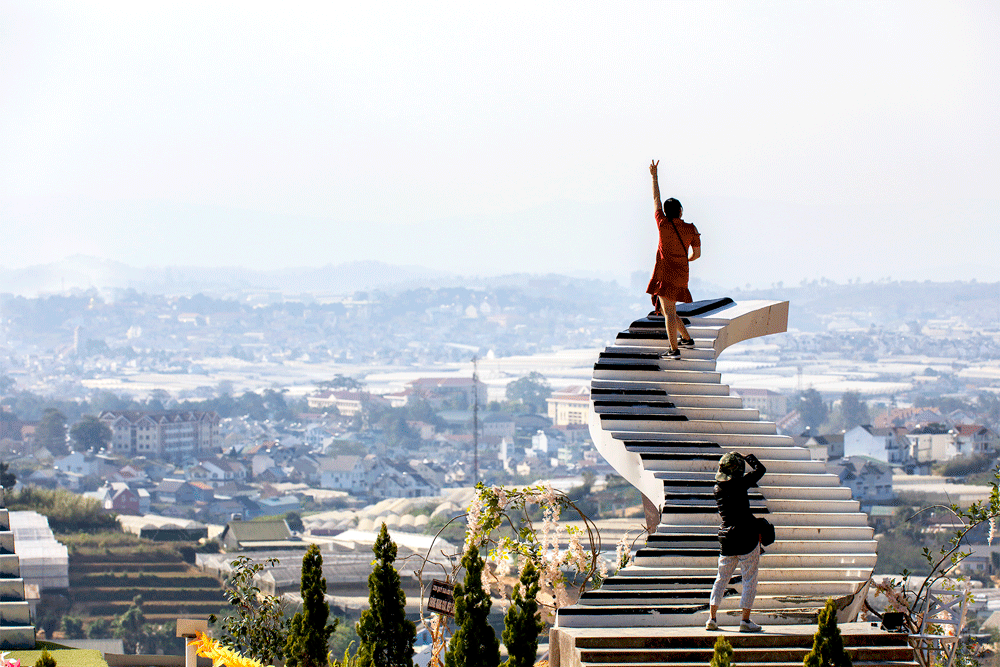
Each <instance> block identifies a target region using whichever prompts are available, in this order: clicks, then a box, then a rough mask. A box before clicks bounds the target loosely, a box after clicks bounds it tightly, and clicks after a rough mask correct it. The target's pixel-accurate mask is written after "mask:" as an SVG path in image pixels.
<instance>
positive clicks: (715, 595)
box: [708, 542, 760, 609]
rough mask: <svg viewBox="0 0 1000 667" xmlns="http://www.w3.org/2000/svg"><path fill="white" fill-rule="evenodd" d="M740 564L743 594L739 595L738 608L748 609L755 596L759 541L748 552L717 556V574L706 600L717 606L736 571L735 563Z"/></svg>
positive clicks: (758, 564) (751, 605) (758, 563)
mask: <svg viewBox="0 0 1000 667" xmlns="http://www.w3.org/2000/svg"><path fill="white" fill-rule="evenodd" d="M737 564H739V566H740V574H741V575H742V576H743V594H742V595H741V596H740V609H750V608H752V607H753V601H754V599H755V598H756V597H757V568H758V567H759V566H760V543H759V542H758V543H757V546H755V547H754V548H753V551H751V552H750V553H748V554H743V555H742V556H719V574H718V575H716V577H715V584H714V585H713V586H712V597H710V598H709V600H708V602H709V604H711V605H712V606H715V607H718V606H719V604H720V603H721V602H722V594H723V593H724V592H725V590H726V586H728V585H729V580H730V579H732V577H733V572H735V571H736V565H737Z"/></svg>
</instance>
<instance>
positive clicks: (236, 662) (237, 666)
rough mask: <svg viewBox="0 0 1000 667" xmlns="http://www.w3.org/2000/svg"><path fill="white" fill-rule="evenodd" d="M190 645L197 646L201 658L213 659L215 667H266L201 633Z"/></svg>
mask: <svg viewBox="0 0 1000 667" xmlns="http://www.w3.org/2000/svg"><path fill="white" fill-rule="evenodd" d="M188 644H190V645H193V646H196V647H197V653H198V655H200V656H201V657H203V658H211V659H212V665H213V667H222V666H224V667H264V665H262V664H260V663H259V662H257V661H256V660H254V659H252V658H247V657H244V656H242V655H240V654H239V653H237V652H236V651H234V650H232V649H231V648H226V647H225V646H223V645H222V644H221V643H220V642H218V641H216V640H214V639H212V638H211V637H209V636H208V635H205V634H202V633H200V632H199V633H198V634H197V635H196V636H195V638H194V639H192V640H191V641H190V642H188Z"/></svg>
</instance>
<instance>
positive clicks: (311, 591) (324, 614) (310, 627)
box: [285, 544, 337, 667]
mask: <svg viewBox="0 0 1000 667" xmlns="http://www.w3.org/2000/svg"><path fill="white" fill-rule="evenodd" d="M299 590H300V591H301V593H302V611H300V612H298V613H296V614H295V616H294V617H293V618H292V623H291V627H290V630H289V633H288V639H287V641H286V642H285V664H286V665H288V667H326V663H327V659H326V654H327V644H328V642H329V640H330V635H331V634H333V631H334V630H335V629H336V628H337V624H336V623H334V624H333V625H327V624H326V622H327V620H328V619H329V618H330V607H328V606H327V604H326V579H325V578H323V554H321V553H320V552H319V547H318V546H316V545H315V544H313V545H311V546H310V547H309V549H308V550H307V551H306V555H305V556H303V557H302V584H301V586H300V589H299Z"/></svg>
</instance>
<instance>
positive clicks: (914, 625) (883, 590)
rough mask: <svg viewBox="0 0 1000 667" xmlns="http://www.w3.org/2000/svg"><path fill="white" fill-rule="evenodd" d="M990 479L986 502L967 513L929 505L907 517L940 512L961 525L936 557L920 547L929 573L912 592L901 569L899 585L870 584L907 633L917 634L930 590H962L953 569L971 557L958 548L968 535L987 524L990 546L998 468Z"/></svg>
mask: <svg viewBox="0 0 1000 667" xmlns="http://www.w3.org/2000/svg"><path fill="white" fill-rule="evenodd" d="M993 477H994V481H993V482H992V487H993V488H992V489H991V491H990V497H989V499H988V500H980V501H977V502H975V503H973V504H972V505H970V506H969V507H968V508H967V509H962V508H961V507H959V506H958V505H955V504H953V505H950V506H946V505H933V506H930V507H925V508H923V509H921V510H919V511H918V512H917V513H916V514H914V515H913V516H912V517H910V519H911V520H912V519H913V518H915V517H916V516H918V515H920V514H921V513H923V512H927V511H930V510H933V509H943V510H945V511H947V512H950V513H951V514H953V515H954V516H955V517H956V518H957V519H958V520H959V521H960V522H961V523H962V527H961V528H959V529H957V530H956V531H955V532H954V534H953V535H952V536H951V538H950V539H949V540H948V542H947V543H946V544H945V545H944V546H943V547H941V549H940V550H939V551H938V553H932V552H931V550H930V549H928V548H927V547H924V550H923V555H924V558H926V559H927V563H928V565H929V566H930V571H929V573H928V575H927V577H926V578H925V579H924V581H923V583H922V584H921V585H920V586H919V587H918V588H917V590H916V592H913V591H910V590H908V589H907V583H908V581H909V578H910V572H909V571H908V570H905V569H904V570H903V573H902V574H903V576H902V578H901V580H899V581H895V580H893V579H890V578H889V577H886V578H884V579H882V581H881V582H873V583H874V584H875V597H879V596H881V595H884V596H885V597H886V600H887V602H888V604H887V609H888V610H890V611H898V612H902V614H903V619H904V621H905V623H906V625H907V627H908V629H909V631H910V632H917V631H918V630H919V628H920V624H921V621H922V610H923V608H924V606H925V603H926V599H927V597H926V596H927V594H928V592H929V591H930V590H931V588H934V587H940V588H944V589H946V590H959V589H960V588H962V587H963V585H964V582H965V579H964V577H962V576H960V575H958V574H957V572H956V568H958V566H959V565H960V564H961V563H962V561H963V560H965V559H966V558H967V557H968V556H969V555H970V554H971V553H972V552H971V551H968V550H963V548H962V542H963V541H964V540H965V536H966V535H967V534H968V533H969V531H971V530H973V529H974V528H976V527H977V526H979V525H981V524H983V523H987V524H988V526H989V532H988V536H987V543H988V544H989V545H991V546H992V544H993V540H994V539H995V538H996V536H997V521H998V518H1000V467H998V468H997V469H996V470H994V471H993ZM970 595H971V594H970ZM934 627H937V626H934Z"/></svg>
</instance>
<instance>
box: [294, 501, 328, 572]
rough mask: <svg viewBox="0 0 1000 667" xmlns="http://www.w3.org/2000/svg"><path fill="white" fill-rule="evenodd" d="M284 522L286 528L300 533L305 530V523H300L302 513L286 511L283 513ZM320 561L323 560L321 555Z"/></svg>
mask: <svg viewBox="0 0 1000 667" xmlns="http://www.w3.org/2000/svg"><path fill="white" fill-rule="evenodd" d="M285 523H287V524H288V529H289V530H291V531H293V532H296V533H301V532H302V531H303V530H305V525H304V524H303V523H302V515H301V514H299V513H298V512H288V513H286V514H285ZM322 562H323V561H322V557H321V558H320V563H321V564H322Z"/></svg>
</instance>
